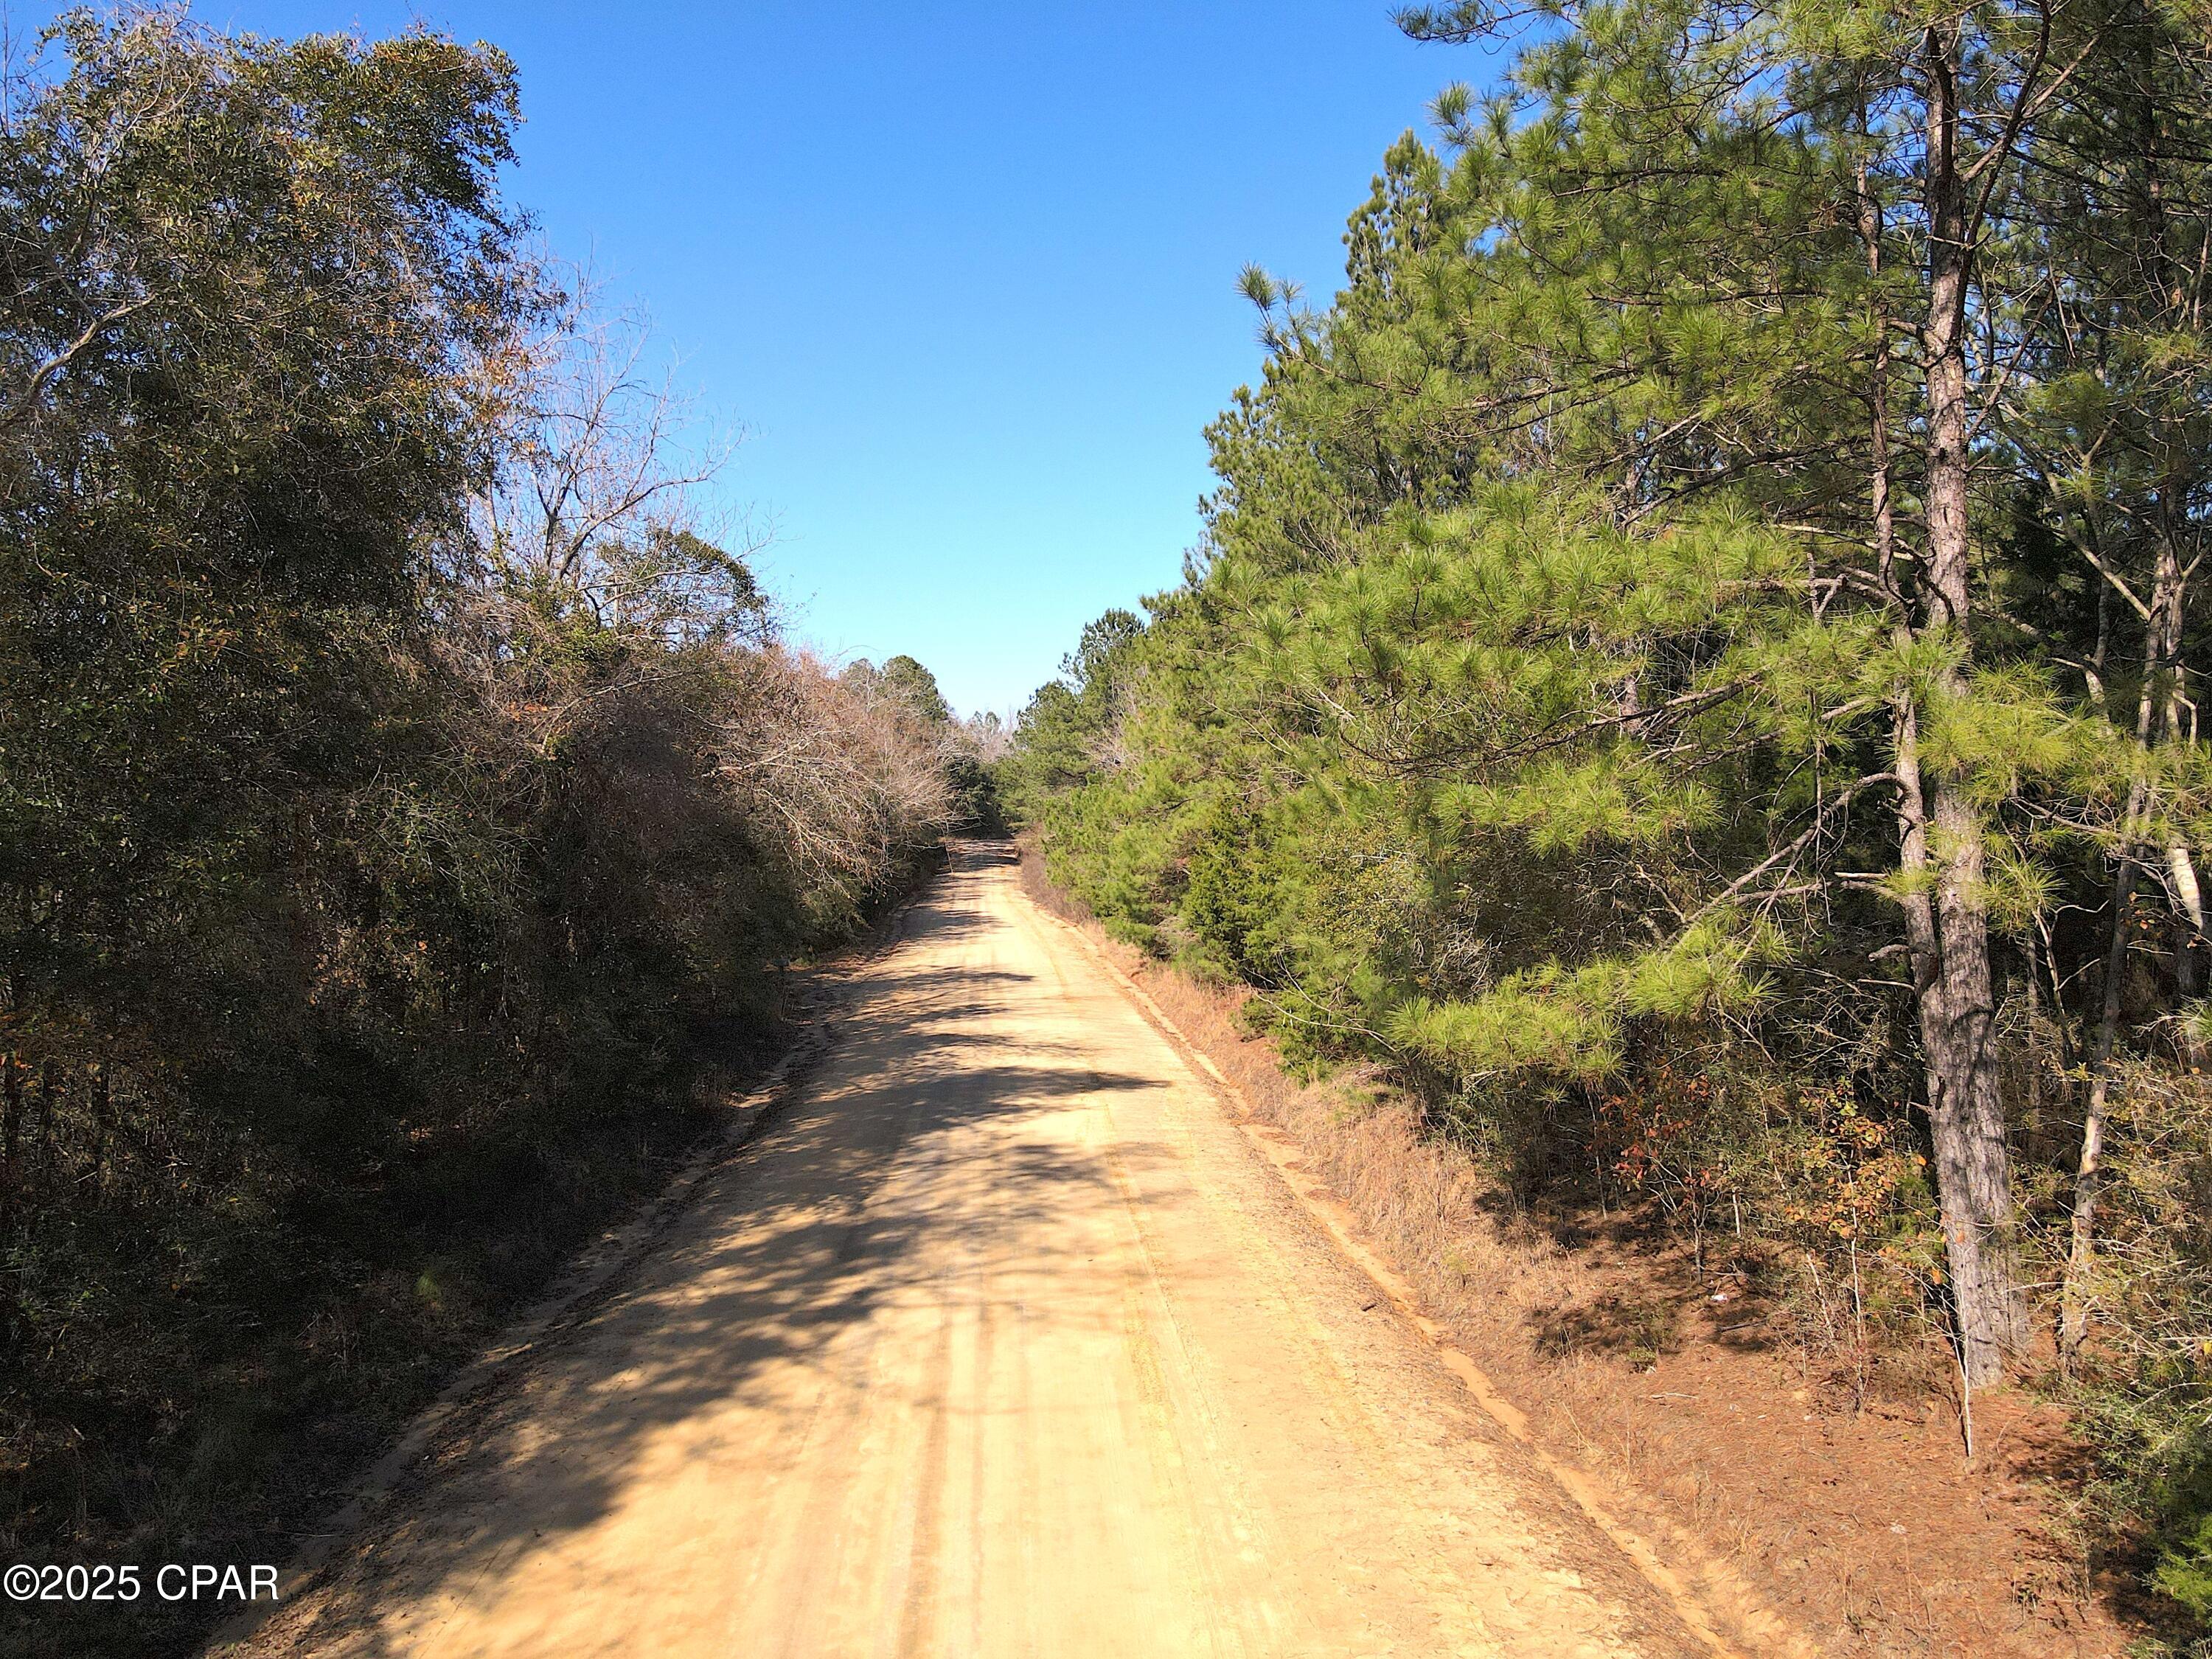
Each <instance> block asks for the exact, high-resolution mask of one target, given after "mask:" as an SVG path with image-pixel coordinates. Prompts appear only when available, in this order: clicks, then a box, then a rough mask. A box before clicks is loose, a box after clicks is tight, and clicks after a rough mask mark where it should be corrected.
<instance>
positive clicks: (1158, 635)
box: [1000, 0, 2212, 1652]
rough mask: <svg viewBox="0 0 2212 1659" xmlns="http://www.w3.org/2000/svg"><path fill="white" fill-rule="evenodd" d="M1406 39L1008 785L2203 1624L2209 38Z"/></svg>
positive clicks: (1676, 15) (1505, 1175) (1552, 17)
mask: <svg viewBox="0 0 2212 1659" xmlns="http://www.w3.org/2000/svg"><path fill="white" fill-rule="evenodd" d="M1398 21H1399V24H1400V26H1401V27H1402V28H1403V29H1404V30H1406V31H1407V33H1410V34H1412V35H1413V36H1414V37H1416V38H1417V39H1420V40H1430V41H1434V42H1437V43H1443V44H1465V43H1469V42H1487V43H1490V44H1492V45H1498V44H1510V46H1511V47H1512V55H1511V57H1510V68H1509V69H1507V70H1505V72H1504V76H1503V78H1502V80H1501V81H1500V82H1499V84H1498V89H1497V90H1496V91H1495V92H1494V93H1492V94H1489V95H1486V96H1477V95H1476V94H1474V93H1472V92H1470V91H1469V90H1468V89H1467V88H1458V87H1455V88H1449V89H1448V90H1447V91H1446V92H1444V93H1443V94H1442V95H1441V96H1440V97H1439V99H1438V100H1437V102H1436V104H1435V106H1434V107H1433V109H1432V110H1431V112H1430V117H1431V119H1430V125H1431V129H1432V131H1434V133H1435V134H1436V135H1437V142H1436V143H1434V144H1433V145H1432V144H1431V143H1425V142H1424V141H1423V140H1422V139H1421V138H1419V137H1417V136H1416V135H1415V134H1414V133H1413V132H1410V131H1409V132H1408V133H1407V136H1406V137H1404V138H1402V139H1401V141H1400V142H1399V143H1396V144H1395V145H1394V146H1393V147H1392V148H1391V149H1390V150H1389V153H1388V155H1386V156H1385V157H1384V158H1383V168H1382V171H1381V173H1379V175H1378V176H1377V177H1376V180H1375V183H1374V188H1373V193H1372V196H1371V197H1370V200H1369V201H1368V202H1367V203H1366V204H1364V205H1363V206H1361V207H1360V208H1359V209H1358V211H1356V212H1355V213H1354V214H1352V217H1351V220H1350V224H1349V228H1348V231H1347V234H1346V248H1347V259H1346V275H1345V283H1344V286H1343V287H1342V289H1340V291H1339V292H1338V293H1337V294H1336V295H1334V299H1333V300H1332V301H1329V302H1328V303H1327V304H1326V305H1313V304H1309V303H1308V302H1306V301H1305V300H1304V297H1303V296H1302V295H1299V294H1298V293H1297V291H1296V290H1295V289H1292V288H1291V287H1290V286H1288V285H1286V284H1284V283H1279V282H1278V281H1276V280H1275V279H1273V278H1272V277H1270V276H1268V275H1267V274H1266V273H1265V272H1264V271H1262V270H1257V269H1253V270H1248V271H1247V272H1246V273H1245V276H1244V277H1243V286H1244V289H1245V292H1246V294H1247V295H1248V296H1249V299H1250V300H1251V301H1252V302H1253V303H1254V305H1255V307H1256V310H1257V312H1258V314H1259V317H1260V319H1261V340H1262V343H1263V344H1264V346H1265V348H1266V353H1267V355H1266V360H1265V367H1264V374H1263V376H1262V378H1261V380H1260V382H1259V383H1258V384H1257V385H1256V386H1249V387H1246V388H1243V389H1240V390H1239V391H1238V392H1237V395H1236V398H1235V400H1234V402H1233V403H1232V404H1231V407H1230V408H1229V409H1228V410H1226V412H1225V413H1224V414H1223V415H1222V416H1221V417H1220V418H1219V420H1218V422H1216V423H1215V424H1214V425H1213V426H1212V428H1210V431H1209V434H1208V436H1209V441H1210V443H1211V447H1212V461H1213V466H1214V471H1215V472H1216V474H1217V477H1218V481H1219V483H1218V489H1217V490H1216V491H1215V493H1214V494H1213V495H1212V496H1211V497H1210V498H1209V499H1208V501H1207V502H1206V506H1205V510H1204V525H1203V534H1202V538H1201V540H1200V544H1199V545H1198V547H1197V549H1196V550H1194V552H1193V554H1192V555H1191V556H1189V558H1188V561H1187V562H1186V572H1185V580H1183V582H1182V584H1181V585H1180V586H1177V587H1176V588H1174V589H1172V590H1170V591H1169V592H1164V593H1161V594H1158V595H1154V596H1152V597H1151V598H1148V599H1145V600H1144V602H1143V605H1144V614H1143V615H1141V616H1140V615H1139V614H1138V613H1137V612H1136V611H1127V610H1124V611H1110V612H1109V613H1108V614H1107V615H1105V616H1104V617H1101V618H1099V619H1098V620H1097V622H1095V623H1092V624H1091V626H1090V627H1089V628H1088V629H1085V632H1084V634H1083V635H1082V638H1081V639H1080V641H1078V642H1077V644H1076V646H1075V647H1074V649H1073V651H1072V652H1071V653H1070V655H1069V658H1068V659H1067V662H1066V666H1065V671H1064V672H1063V674H1062V676H1061V677H1060V678H1059V679H1057V680H1055V681H1054V682H1053V683H1051V684H1048V685H1047V686H1045V687H1043V688H1042V689H1041V690H1039V692H1038V693H1037V694H1036V697H1035V698H1034V699H1033V700H1032V701H1031V702H1030V705H1029V706H1028V708H1026V709H1025V710H1024V713H1023V714H1022V715H1021V716H1020V718H1019V720H1018V722H1017V724H1016V727H1015V732H1014V746H1013V750H1012V754H1011V755H1010V756H1009V757H1008V758H1007V759H1006V761H1005V762H1004V763H1002V765H1001V767H1000V782H1001V785H1002V787H1003V788H1004V790H1005V793H1006V798H1007V800H1008V802H1009V805H1010V808H1011V809H1012V811H1013V812H1014V814H1015V816H1016V817H1018V819H1021V820H1023V821H1025V822H1027V823H1030V824H1031V825H1033V826H1034V827H1035V829H1036V831H1037V833H1038V834H1039V836H1041V839H1042V848H1043V850H1044V853H1045V855H1046V858H1047V860H1048V867H1049V869H1050V871H1051V872H1052V874H1053V875H1054V878H1055V879H1056V880H1058V881H1060V883H1061V884H1064V885H1066V887H1068V888H1069V889H1071V890H1073V892H1074V893H1075V895H1076V896H1079V898H1080V899H1081V900H1082V901H1083V902H1085V904H1087V905H1088V907H1089V908H1091V911H1092V912H1093V913H1094V914H1095V915H1097V917H1099V918H1100V920H1101V921H1103V923H1104V924H1105V925H1106V926H1107V927H1109V929H1110V930H1112V931H1115V932H1116V933H1120V934H1121V936H1122V937H1124V938H1125V939H1128V940H1130V941H1132V942H1134V943H1136V944H1139V945H1142V946H1144V947H1146V948H1147V949H1149V950H1152V951H1155V952H1157V953H1158V954H1159V955H1161V956H1163V957H1167V958H1169V959H1170V960H1172V961H1175V962H1176V963H1181V964H1182V965H1183V966H1185V967H1187V968H1188V969H1191V970H1193V971H1194V972H1197V973H1200V974H1201V975H1206V976H1208V977H1211V978H1213V979H1215V980H1218V981H1225V982H1228V983H1231V984H1235V985H1240V986H1243V987H1248V988H1249V991H1250V992H1251V993H1252V1000H1251V1001H1250V1003H1249V1005H1248V1008H1249V1012H1250V1016H1251V1017H1252V1018H1255V1019H1256V1020H1258V1021H1259V1022H1260V1023H1261V1024H1263V1025H1264V1026H1266V1027H1267V1029H1269V1030H1271V1031H1272V1032H1273V1034H1274V1035H1275V1036H1277V1037H1278V1038H1279V1040H1280V1041H1281V1042H1282V1043H1283V1044H1284V1046H1285V1049H1286V1051H1287V1052H1288V1053H1289V1054H1291V1056H1292V1057H1293V1059H1301V1058H1302V1059H1304V1060H1310V1061H1313V1062H1316V1063H1320V1064H1324V1065H1328V1064H1336V1063H1343V1062H1349V1061H1359V1062H1364V1063H1370V1064H1371V1063H1375V1062H1378V1061H1379V1062H1382V1063H1383V1064H1385V1065H1387V1066H1389V1069H1390V1073H1391V1074H1392V1075H1393V1076H1394V1077H1395V1079H1397V1081H1398V1083H1399V1084H1400V1085H1401V1086H1402V1087H1403V1088H1405V1089H1406V1090H1407V1091H1410V1092H1411V1093H1412V1094H1413V1096H1414V1097H1417V1098H1418V1100H1419V1102H1420V1103H1421V1108H1422V1110H1423V1112H1424V1114H1425V1119H1426V1121H1427V1123H1428V1125H1429V1127H1431V1130H1432V1131H1433V1132H1434V1133H1437V1134H1438V1135H1442V1136H1444V1137H1447V1138H1449V1139H1452V1140H1454V1141H1455V1142H1457V1143H1458V1144H1460V1145H1462V1146H1464V1147H1465V1148H1466V1149H1467V1150H1468V1154H1469V1156H1471V1157H1473V1158H1475V1159H1477V1160H1478V1161H1480V1163H1481V1164H1483V1165H1484V1166H1485V1167H1486V1169H1487V1170H1489V1171H1491V1172H1492V1174H1493V1175H1494V1176H1495V1177H1496V1179H1497V1180H1498V1183H1499V1185H1500V1189H1501V1191H1502V1192H1504V1193H1505V1194H1508V1195H1510V1199H1511V1200H1512V1201H1513V1202H1516V1203H1520V1204H1523V1205H1527V1206H1535V1207H1539V1208H1541V1207H1544V1206H1563V1205H1564V1206H1573V1205H1575V1204H1577V1203H1582V1202H1589V1203H1593V1204H1595V1203H1604V1204H1615V1203H1620V1202H1622V1201H1626V1202H1630V1203H1636V1204H1642V1205H1645V1206H1650V1209H1651V1210H1652V1212H1653V1213H1655V1214H1656V1215H1657V1216H1659V1217H1660V1218H1662V1219H1663V1221H1664V1222H1665V1224H1666V1225H1667V1226H1668V1227H1669V1228H1671V1229H1673V1230H1675V1231H1678V1232H1679V1233H1680V1236H1682V1237H1685V1238H1686V1240H1688V1241H1690V1242H1691V1243H1692V1244H1693V1245H1694V1247H1695V1250H1696V1260H1697V1261H1698V1262H1699V1266H1700V1268H1701V1269H1702V1268H1704V1267H1705V1266H1706V1264H1707V1263H1708V1262H1709V1261H1710V1262H1711V1263H1713V1264H1715V1265H1716V1267H1725V1268H1726V1270H1727V1271H1729V1272H1730V1273H1741V1274H1742V1275H1743V1276H1744V1277H1745V1278H1746V1279H1747V1281H1748V1282H1750V1283H1752V1284H1753V1285H1756V1286H1757V1287H1758V1288H1759V1291H1761V1292H1762V1293H1764V1294H1768V1295H1771V1296H1772V1297H1776V1298H1778V1299H1779V1300H1780V1301H1782V1302H1783V1303H1784V1304H1786V1305H1789V1306H1791V1307H1794V1308H1796V1309H1798V1310H1801V1312H1802V1320H1801V1321H1800V1325H1801V1328H1802V1330H1803V1331H1804V1332H1806V1333H1808V1334H1807V1335H1806V1338H1805V1340H1806V1342H1807V1344H1808V1352H1814V1353H1816V1354H1820V1353H1825V1354H1827V1355H1829V1356H1831V1357H1832V1356H1834V1355H1836V1354H1839V1353H1840V1354H1847V1355H1848V1356H1850V1358H1849V1362H1848V1363H1849V1364H1850V1365H1851V1366H1853V1367H1854V1368H1855V1370H1853V1375H1854V1376H1856V1377H1857V1378H1859V1379H1861V1380H1860V1382H1859V1383H1856V1384H1855V1386H1861V1387H1863V1377H1864V1376H1865V1374H1866V1365H1867V1356H1868V1355H1869V1353H1872V1354H1874V1355H1875V1356H1876V1358H1880V1356H1881V1354H1882V1353H1884V1352H1893V1353H1894V1352H1905V1351H1907V1350H1910V1349H1912V1348H1913V1347H1915V1346H1917V1345H1920V1344H1922V1343H1923V1339H1926V1338H1931V1337H1932V1338H1934V1339H1936V1340H1940V1342H1941V1343H1942V1347H1943V1351H1944V1352H1946V1353H1947V1354H1948V1364H1950V1365H1951V1366H1953V1367H1954V1368H1955V1375H1956V1376H1957V1377H1958V1378H1959V1379H1960V1381H1961V1382H1963V1383H1964V1384H1965V1385H1966V1395H1967V1396H1968V1398H1969V1400H1970V1398H1971V1394H1972V1391H1973V1390H1976V1389H1984V1388H1988V1387H1990V1386H1993V1385H1996V1384H1998V1383H2004V1382H2007V1381H2013V1382H2018V1383H2024V1384H2026V1385H2027V1386H2030V1387H2032V1388H2033V1389H2037V1390H2039V1392H2041V1393H2043V1394H2045V1395H2047V1396H2049V1397H2052V1398H2057V1399H2062V1400H2063V1401H2067V1402H2068V1403H2069V1405H2070V1406H2071V1407H2074V1409H2075V1413H2076V1421H2077V1423H2078V1425H2079V1427H2080V1431H2081V1434H2082V1435H2083V1437H2084V1438H2085V1440H2086V1442H2087V1443H2088V1444H2089V1445H2090V1447H2091V1448H2092V1449H2093V1451H2094V1453H2095V1455H2096V1457H2097V1459H2098V1462H2099V1466H2100V1474H2098V1476H2097V1478H2096V1480H2094V1482H2093V1486H2092V1489H2091V1491H2090V1492H2089V1494H2088V1497H2089V1500H2090V1501H2089V1503H2088V1504H2087V1506H2086V1508H2085V1510H2084V1515H2085V1516H2086V1519H2085V1520H2084V1522H2083V1527H2082V1538H2083V1543H2084V1548H2085V1551H2086V1553H2087V1557H2088V1559H2089V1561H2090V1563H2091V1565H2094V1564H2096V1563H2097V1562H2112V1563H2117V1564H2118V1565H2120V1566H2121V1567H2123V1568H2124V1570H2125V1571H2128V1572H2130V1573H2134V1574H2137V1575H2140V1577H2141V1578H2142V1582H2143V1583H2145V1584H2146V1585H2148V1587H2149V1588H2150V1589H2152V1590H2154V1592H2155V1594H2156V1595H2157V1597H2158V1598H2160V1600H2159V1605H2160V1607H2162V1608H2163V1609H2164V1612H2163V1614H2162V1615H2161V1616H2163V1617H2165V1618H2166V1619H2167V1620H2170V1621H2171V1626H2172V1629H2171V1631H2170V1632H2169V1635H2170V1639H2171V1642H2172V1644H2173V1645H2172V1650H2173V1651H2176V1652H2179V1651H2184V1650H2189V1651H2194V1650H2195V1648H2194V1646H2192V1645H2191V1644H2193V1643H2196V1642H2197V1641H2200V1640H2202V1639H2204V1638H2207V1637H2212V1358H2208V1356H2212V1235H2208V1233H2207V1231H2206V1227H2205V1224H2204V1216H2205V1213H2206V1210H2205V1195H2206V1194H2208V1193H2212V1090H2208V1086H2207V1085H2206V1083H2205V1080H2204V1077H2203V1053H2204V1044H2205V1042H2207V1040H2208V1039H2212V1007H2209V1006H2208V1004H2207V1002H2206V1000H2205V998H2204V975H2205V972H2206V969H2207V966H2208V957H2207V945H2208V943H2212V940H2208V937H2207V933H2206V921H2205V913H2204V902H2203V890H2202V872H2201V870H2200V867H2199V865H2200V860H2201V857H2202V849H2203V847H2204V845H2205V844H2206V840H2207V830H2208V829H2209V828H2212V817H2208V809H2212V772H2208V769H2207V755H2206V750H2205V748H2204V746H2203V744H2200V742H2199V740H2198V729H2197V727H2198V708H2197V700H2196V699H2197V690H2196V688H2197V685H2198V684H2200V683H2201V677H2202V675H2203V671H2204V670H2205V668H2206V666H2207V664H2206V661H2205V654H2206V638H2205V633H2204V628H2203V619H2204V600H2203V586H2202V583H2201V582H2200V581H2199V580H2198V577H2199V574H2200V566H2201V564H2202V562H2203V557H2204V555H2205V552H2206V550H2207V548H2208V546H2212V542H2208V539H2207V538H2208V531H2209V530H2212V352H2208V349H2207V345H2208V342H2207V334H2206V322H2207V319H2206V316H2205V306H2206V302H2207V300H2208V297H2212V289H2208V262H2209V261H2212V13H2208V12H2207V11H2206V10H2205V9H2203V6H2202V5H2200V4H2197V3H2194V0H2006V3H1992V4H1973V5H1960V4H1949V3H1941V4H1927V5H1917V6H1908V7H1905V8H1903V9H1899V8H1896V7H1887V8H1875V7H1871V6H1866V5H1863V4H1859V3H1857V0H1820V3H1809V4H1796V3H1790V4H1782V3H1776V4H1762V3H1752V4H1732V5H1728V6H1719V5H1711V4H1705V3H1701V0H1610V3H1584V0H1551V3H1546V4H1542V5H1539V6H1534V7H1529V8H1525V9H1515V8H1509V7H1503V6H1493V5H1491V4H1488V3H1484V0H1467V3H1462V4H1455V5H1448V6H1443V7H1440V8H1423V9H1408V10H1406V11H1404V12H1402V13H1401V14H1400V15H1399V18H1398ZM1723 1218H1725V1225H1723ZM1838 1287H1841V1288H1840V1289H1838ZM1838 1308H1840V1309H1842V1310H1846V1311H1845V1312H1844V1313H1842V1314H1838V1313H1837V1312H1836V1310H1837V1309H1838ZM1839 1321H1840V1322H1839Z"/></svg>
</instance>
